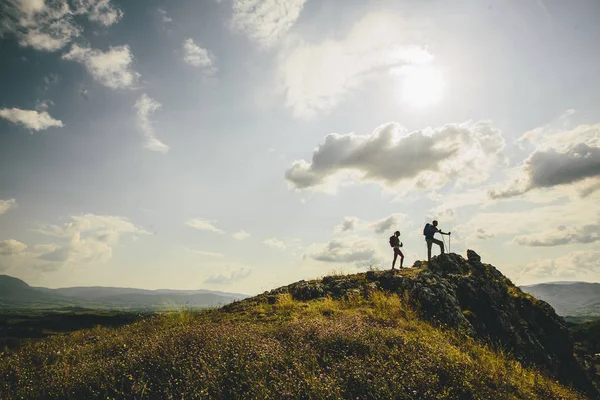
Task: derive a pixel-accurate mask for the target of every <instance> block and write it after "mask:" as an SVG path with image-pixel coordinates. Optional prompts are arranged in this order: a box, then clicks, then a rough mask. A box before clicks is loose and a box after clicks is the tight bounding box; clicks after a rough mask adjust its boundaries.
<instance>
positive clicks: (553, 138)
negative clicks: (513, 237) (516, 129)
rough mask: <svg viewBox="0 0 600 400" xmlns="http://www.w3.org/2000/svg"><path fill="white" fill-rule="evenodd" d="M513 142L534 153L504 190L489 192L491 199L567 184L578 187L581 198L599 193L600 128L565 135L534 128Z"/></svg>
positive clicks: (587, 126) (580, 128)
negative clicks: (528, 144)
mask: <svg viewBox="0 0 600 400" xmlns="http://www.w3.org/2000/svg"><path fill="white" fill-rule="evenodd" d="M517 142H518V143H519V144H521V145H524V144H525V143H531V144H533V145H535V150H534V151H533V152H532V153H531V154H530V155H529V157H527V159H526V160H525V161H524V162H523V164H522V165H521V166H520V167H519V168H518V169H517V170H516V171H515V175H516V176H515V177H514V178H513V179H512V182H510V183H509V184H508V186H506V187H504V188H502V189H496V190H492V191H490V197H491V198H493V199H498V198H507V197H514V196H518V195H521V194H524V193H527V192H529V191H531V190H534V189H541V188H551V187H554V186H564V185H570V184H576V185H577V186H578V188H579V191H580V195H581V196H582V197H585V196H588V195H590V194H591V193H592V192H594V191H596V190H598V189H600V124H595V125H580V126H578V127H576V128H574V129H572V130H566V131H565V130H559V131H555V130H551V129H545V128H537V129H535V130H533V131H530V132H527V133H525V134H523V136H521V138H520V139H519V140H518V141H517Z"/></svg>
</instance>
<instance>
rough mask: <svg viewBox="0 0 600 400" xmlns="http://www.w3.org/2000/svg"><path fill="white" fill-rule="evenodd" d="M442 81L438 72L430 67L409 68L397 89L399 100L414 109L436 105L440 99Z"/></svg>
mask: <svg viewBox="0 0 600 400" xmlns="http://www.w3.org/2000/svg"><path fill="white" fill-rule="evenodd" d="M443 89H444V80H443V79H442V75H441V74H440V72H439V71H438V70H436V69H434V68H431V67H411V68H410V69H407V70H406V71H405V73H404V79H403V81H402V84H401V86H400V87H399V94H400V96H399V97H400V100H401V101H402V102H405V103H408V104H410V105H411V106H415V107H426V106H430V105H433V104H436V103H438V102H439V101H440V100H441V98H442V92H443Z"/></svg>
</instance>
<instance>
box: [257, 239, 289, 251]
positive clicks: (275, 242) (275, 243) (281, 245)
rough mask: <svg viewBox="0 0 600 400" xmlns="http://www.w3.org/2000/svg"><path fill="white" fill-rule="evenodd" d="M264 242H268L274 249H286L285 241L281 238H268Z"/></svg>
mask: <svg viewBox="0 0 600 400" xmlns="http://www.w3.org/2000/svg"><path fill="white" fill-rule="evenodd" d="M263 243H264V244H266V245H267V246H269V247H272V248H274V249H281V250H285V249H286V245H285V243H283V242H282V241H281V240H278V239H275V238H270V239H267V240H265V241H264V242H263Z"/></svg>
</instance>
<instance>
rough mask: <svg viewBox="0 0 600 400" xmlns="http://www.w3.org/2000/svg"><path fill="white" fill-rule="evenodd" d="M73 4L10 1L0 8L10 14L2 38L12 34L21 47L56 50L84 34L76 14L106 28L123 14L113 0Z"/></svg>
mask: <svg viewBox="0 0 600 400" xmlns="http://www.w3.org/2000/svg"><path fill="white" fill-rule="evenodd" d="M72 4H73V7H71V6H70V5H69V3H68V2H67V1H66V0H54V1H43V0H7V1H5V2H4V3H3V4H2V5H1V6H0V11H2V13H3V14H4V15H6V17H5V18H4V19H3V20H2V21H1V22H0V36H2V34H3V33H10V34H13V35H15V36H16V37H17V40H18V41H19V44H20V45H21V46H24V47H32V48H34V49H36V50H42V51H56V50H59V49H61V48H63V47H64V46H66V45H67V44H68V43H69V42H71V41H72V40H73V39H74V38H76V37H79V36H80V35H81V32H82V31H83V28H82V27H81V26H80V25H78V24H77V23H76V22H75V20H74V16H75V15H86V16H87V18H88V19H89V20H90V21H93V22H97V23H99V24H101V25H104V26H110V25H112V24H114V23H116V22H118V20H119V19H120V18H121V17H122V15H123V12H122V11H121V10H120V9H118V8H117V7H115V6H114V5H112V4H111V3H110V1H109V0H74V1H73V2H72Z"/></svg>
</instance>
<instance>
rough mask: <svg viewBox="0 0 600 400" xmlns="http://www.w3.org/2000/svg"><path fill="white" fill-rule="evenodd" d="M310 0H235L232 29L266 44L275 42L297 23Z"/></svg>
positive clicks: (265, 45)
mask: <svg viewBox="0 0 600 400" xmlns="http://www.w3.org/2000/svg"><path fill="white" fill-rule="evenodd" d="M305 2H306V0H233V16H232V18H231V23H230V26H231V29H232V30H233V31H234V32H238V33H242V34H244V35H246V36H248V37H249V38H250V39H251V40H252V41H254V42H256V43H257V44H258V45H259V46H260V47H262V48H268V47H271V46H273V45H274V44H275V43H277V42H278V41H279V39H281V38H282V37H283V35H284V34H285V33H286V32H287V31H288V30H289V29H290V28H291V27H292V26H293V25H294V24H295V23H296V20H297V19H298V17H299V16H300V12H301V11H302V8H303V7H304V3H305Z"/></svg>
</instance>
